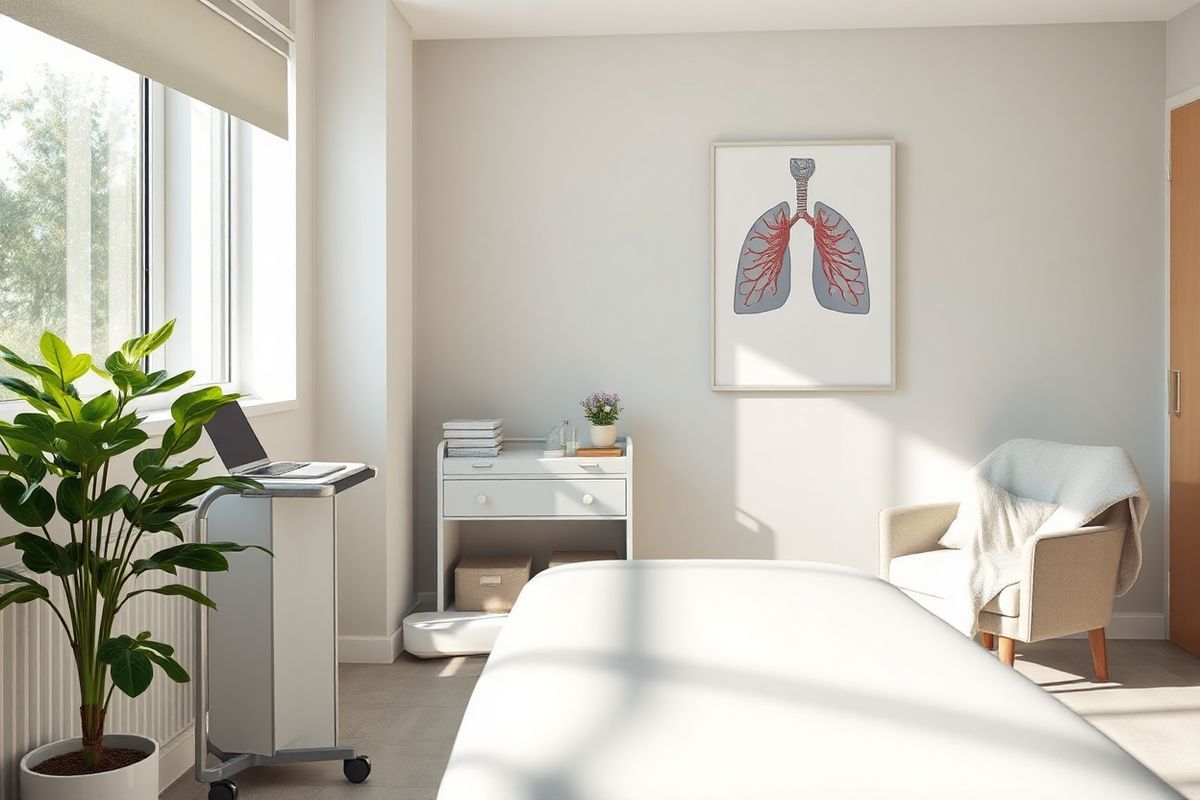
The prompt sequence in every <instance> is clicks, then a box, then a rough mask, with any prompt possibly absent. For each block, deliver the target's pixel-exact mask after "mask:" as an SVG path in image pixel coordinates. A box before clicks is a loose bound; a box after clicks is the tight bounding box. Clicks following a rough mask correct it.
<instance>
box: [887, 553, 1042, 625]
mask: <svg viewBox="0 0 1200 800" xmlns="http://www.w3.org/2000/svg"><path fill="white" fill-rule="evenodd" d="M959 558H961V555H960V554H959V552H958V551H957V550H930V551H928V552H925V553H913V554H911V555H907V556H900V557H899V558H893V559H892V561H891V565H890V569H889V577H890V580H891V583H892V584H894V585H895V586H898V587H899V588H901V589H903V590H904V591H905V593H907V594H909V595H910V596H913V599H914V600H916V601H917V602H919V603H920V604H921V605H923V606H925V607H926V608H928V609H929V610H931V611H934V613H938V612H939V610H940V609H939V607H940V606H941V601H943V600H945V599H946V598H947V597H949V596H950V594H951V592H953V590H954V580H955V579H956V577H957V578H959V579H961V575H962V567H961V566H959V565H957V564H956V563H955V561H956V560H957V559H959ZM915 595H920V596H919V597H917V596H915ZM983 610H984V611H990V612H991V613H993V614H999V615H1000V616H1003V617H1016V616H1019V615H1020V613H1021V584H1019V583H1013V584H1010V585H1008V586H1006V587H1004V588H1003V589H1002V590H1001V591H1000V594H998V595H996V596H995V597H993V598H992V599H991V600H990V601H989V602H988V603H987V604H986V605H985V606H984V607H983ZM939 615H940V614H939Z"/></svg>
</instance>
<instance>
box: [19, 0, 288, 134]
mask: <svg viewBox="0 0 1200 800" xmlns="http://www.w3.org/2000/svg"><path fill="white" fill-rule="evenodd" d="M289 6H290V3H289V2H287V0H0V13H3V14H6V15H8V16H10V17H12V18H13V19H16V20H17V21H19V22H23V23H25V24H26V25H30V26H32V27H34V28H38V29H40V30H42V31H44V32H46V33H48V34H50V35H51V36H54V37H56V38H58V39H62V40H63V41H66V42H69V43H71V44H73V45H75V46H76V47H81V48H83V49H84V50H88V51H90V52H92V53H95V54H96V55H98V56H100V57H102V58H105V59H108V60H109V61H112V62H114V63H117V64H120V65H121V66H123V67H126V68H127V69H131V70H133V71H135V72H138V73H141V74H142V75H145V76H147V77H148V78H151V79H152V80H155V81H158V82H159V83H162V84H165V85H166V86H170V87H171V88H173V89H175V90H177V91H180V92H183V93H184V94H187V95H190V96H191V97H194V98H196V99H198V100H200V101H202V102H204V103H207V104H208V105H210V106H213V107H214V108H219V109H221V110H223V111H227V112H229V113H230V114H232V115H233V116H235V117H239V118H241V119H244V120H245V121H247V122H249V123H250V124H252V125H254V126H256V127H259V128H262V129H263V130H266V131H270V132H271V133H274V134H276V135H277V136H283V137H285V138H286V137H287V135H288V54H289V52H290V48H291V44H292V39H293V36H292V30H291V20H290V19H289V18H286V15H287V14H288V8H289ZM281 17H284V18H281ZM0 46H3V44H2V43H0Z"/></svg>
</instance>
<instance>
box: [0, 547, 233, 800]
mask: <svg viewBox="0 0 1200 800" xmlns="http://www.w3.org/2000/svg"><path fill="white" fill-rule="evenodd" d="M185 532H188V533H190V531H187V530H186V526H185ZM174 543H176V540H175V538H174V537H173V536H171V535H170V534H165V533H164V534H154V535H151V536H147V537H146V538H145V539H144V540H143V541H142V542H141V544H139V545H138V549H137V552H136V553H135V558H144V557H145V556H147V555H149V554H150V553H153V552H154V551H156V550H159V549H161V548H163V547H169V546H170V545H172V544H174ZM236 558H237V555H236V554H235V555H233V556H232V559H236ZM235 566H236V565H235ZM16 568H17V569H18V570H19V569H22V567H21V566H20V565H17V567H16ZM42 577H43V579H45V578H48V577H49V578H50V580H48V581H47V580H43V583H45V585H46V586H49V587H50V588H51V591H52V592H54V596H55V597H61V594H62V591H61V588H59V586H58V580H57V579H56V578H52V577H50V576H42ZM186 580H188V575H187V572H186V571H184V572H181V573H180V575H179V576H174V575H168V574H166V573H164V572H151V573H147V574H146V575H144V576H142V578H141V579H140V580H139V582H138V588H146V587H154V586H163V585H165V584H168V583H180V582H182V581H186ZM56 589H57V591H55V590H56ZM193 614H194V611H193V604H192V603H191V602H190V601H189V600H186V599H184V598H182V597H164V596H162V595H157V594H143V595H139V596H137V597H135V598H134V599H133V600H131V601H130V602H129V604H128V605H126V606H125V608H123V609H122V610H121V616H120V617H118V626H119V628H120V630H119V631H118V632H119V633H129V634H133V635H136V634H137V633H139V632H140V631H144V630H148V631H152V632H153V633H154V638H155V639H157V640H158V641H160V642H166V643H167V644H170V645H173V646H174V647H175V650H176V652H175V657H176V659H177V660H178V661H179V663H181V664H183V666H184V668H185V669H187V671H188V673H189V674H190V673H191V672H192V659H193V652H194V651H193V639H194V635H193ZM156 673H157V674H156V675H155V676H154V682H153V683H152V684H151V686H150V688H149V689H148V690H147V691H146V692H145V693H144V694H143V695H142V696H141V697H138V698H137V699H136V700H130V699H129V698H128V697H126V696H125V695H123V694H122V693H121V692H120V690H118V691H116V692H115V693H114V694H113V703H112V706H111V708H110V710H109V716H108V719H107V721H106V725H105V730H107V731H108V732H110V733H137V734H141V735H143V736H149V737H152V738H154V739H156V740H158V743H159V745H160V746H162V745H165V744H166V743H168V742H170V741H171V740H172V739H174V738H175V737H176V736H178V735H179V734H181V733H183V732H184V731H186V730H188V729H189V728H190V727H191V724H192V689H191V685H190V684H177V683H175V682H174V681H172V680H171V679H170V678H168V677H167V676H166V675H164V674H162V673H161V672H160V671H158V670H156ZM78 735H79V689H78V687H77V686H76V678H75V668H74V662H73V661H72V659H71V650H70V647H69V646H68V644H67V639H66V636H65V635H64V633H63V631H62V626H61V625H60V624H59V622H58V620H57V619H56V618H55V617H54V614H53V612H51V611H50V609H49V608H48V607H47V606H46V605H45V604H44V603H40V602H34V603H25V604H22V605H19V606H9V607H8V608H6V609H4V611H3V612H0V800H16V797H17V764H18V762H19V761H20V760H21V756H23V755H24V754H25V753H27V752H29V751H30V750H32V749H33V748H34V747H37V746H39V745H42V744H45V743H46V742H50V741H53V740H55V739H62V738H64V737H67V736H78Z"/></svg>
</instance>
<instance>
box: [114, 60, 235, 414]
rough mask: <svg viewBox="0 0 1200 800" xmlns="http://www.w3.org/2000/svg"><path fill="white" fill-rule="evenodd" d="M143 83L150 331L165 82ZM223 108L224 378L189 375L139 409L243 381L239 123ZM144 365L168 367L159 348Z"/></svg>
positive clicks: (156, 309)
mask: <svg viewBox="0 0 1200 800" xmlns="http://www.w3.org/2000/svg"><path fill="white" fill-rule="evenodd" d="M142 82H143V86H144V88H145V93H144V97H145V100H144V104H143V113H144V114H145V115H146V117H147V121H148V124H145V125H144V126H143V135H144V138H145V142H146V149H145V152H144V160H143V163H144V164H145V171H146V174H145V176H144V180H143V185H144V187H145V189H144V190H143V192H142V198H143V202H144V203H145V204H146V208H147V211H146V212H145V214H144V216H143V224H144V227H145V230H146V232H147V236H146V242H145V243H144V245H143V247H144V250H143V253H144V259H145V273H144V280H145V284H144V287H145V288H144V291H143V303H144V312H143V329H144V330H145V332H149V331H150V330H151V329H153V328H155V327H156V326H158V325H161V324H163V323H164V322H166V320H167V313H166V308H167V298H166V285H167V249H166V240H167V236H166V228H167V222H166V220H167V210H166V207H167V203H168V202H169V200H170V198H168V197H167V182H166V175H167V146H168V142H167V124H166V106H167V87H165V86H163V85H162V84H161V83H156V82H155V81H152V80H150V79H149V78H146V77H144V76H143V77H142ZM220 113H221V121H222V128H223V130H222V131H221V133H220V137H221V144H220V149H219V155H218V158H220V160H221V166H220V169H221V171H222V177H223V180H222V188H221V204H220V213H219V225H220V227H221V235H220V242H221V251H222V258H223V259H224V262H225V270H224V277H225V280H224V284H225V285H224V287H223V291H224V299H225V305H226V310H225V321H224V325H225V330H224V332H223V339H224V347H225V363H226V370H225V374H226V376H225V379H224V380H220V381H204V382H201V381H189V382H188V383H187V384H186V385H184V386H182V387H180V388H179V389H176V390H174V391H173V392H168V393H165V394H161V395H155V396H153V397H150V398H146V399H145V400H144V401H142V402H140V403H137V404H135V407H136V408H138V410H140V411H143V412H145V411H152V410H156V409H162V408H167V407H169V406H170V404H171V403H172V402H173V401H174V400H175V398H176V397H178V396H179V395H181V394H184V393H186V392H189V391H192V390H194V389H199V388H202V387H206V386H219V387H221V389H222V391H225V392H232V391H236V390H237V388H238V387H239V386H241V385H243V384H244V381H243V380H240V378H241V376H240V374H239V366H240V362H241V360H240V358H239V357H238V348H237V347H236V346H234V342H235V341H237V340H236V339H235V335H236V333H237V323H236V320H237V318H238V316H239V306H240V302H239V293H238V292H236V291H235V289H236V288H237V286H238V280H237V271H238V262H239V259H238V258H237V252H238V246H237V240H236V238H235V237H236V235H237V230H238V227H237V223H236V214H235V209H236V205H237V203H236V198H237V194H238V192H237V189H238V186H239V181H240V178H239V174H238V163H239V161H240V157H239V153H238V147H237V136H236V135H235V134H236V130H237V128H238V126H239V125H240V124H242V123H240V122H239V121H237V120H235V119H234V118H233V117H232V116H231V115H230V114H228V113H227V112H220ZM144 367H145V368H146V369H170V368H169V367H168V366H167V364H166V359H165V356H164V354H163V353H162V351H159V352H158V353H153V354H151V355H150V357H149V358H147V360H146V364H145V365H144Z"/></svg>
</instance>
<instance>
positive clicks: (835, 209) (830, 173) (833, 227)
mask: <svg viewBox="0 0 1200 800" xmlns="http://www.w3.org/2000/svg"><path fill="white" fill-rule="evenodd" d="M894 163H895V143H894V142H891V141H829V142H732V143H717V144H714V145H713V146H712V180H713V185H712V259H713V265H712V388H713V389H714V390H725V391H741V392H746V391H780V392H799V391H823V392H829V391H860V390H888V389H893V388H895V222H894V220H895V216H894V207H895V169H894Z"/></svg>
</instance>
